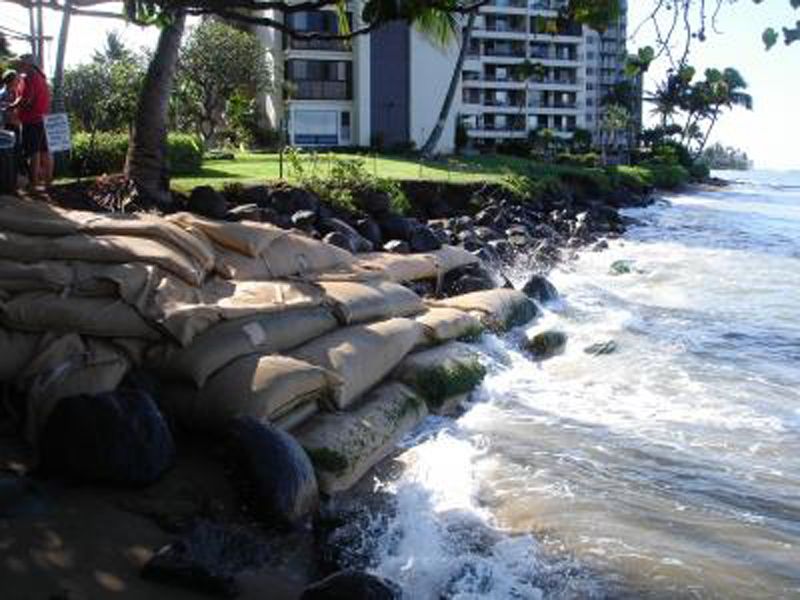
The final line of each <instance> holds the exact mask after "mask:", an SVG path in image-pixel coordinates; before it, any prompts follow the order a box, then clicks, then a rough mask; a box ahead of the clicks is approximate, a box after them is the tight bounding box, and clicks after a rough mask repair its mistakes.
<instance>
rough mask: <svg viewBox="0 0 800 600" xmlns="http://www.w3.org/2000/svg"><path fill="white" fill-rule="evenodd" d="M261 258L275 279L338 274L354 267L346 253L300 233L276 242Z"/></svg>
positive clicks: (349, 255) (350, 256)
mask: <svg viewBox="0 0 800 600" xmlns="http://www.w3.org/2000/svg"><path fill="white" fill-rule="evenodd" d="M261 255H262V256H263V257H264V259H265V260H266V262H267V265H268V266H269V270H270V273H272V277H275V278H281V277H290V276H292V275H300V276H303V275H306V274H311V273H324V272H325V271H337V270H341V269H345V268H347V267H349V266H351V265H352V264H353V255H352V254H350V253H349V252H347V251H346V250H342V249H341V248H337V247H336V246H333V245H332V244H326V243H325V242H320V241H318V240H315V239H312V238H310V237H307V236H305V235H302V234H298V233H291V234H290V235H287V236H284V237H282V238H280V239H278V240H276V241H275V242H274V243H272V244H270V246H269V248H267V250H266V251H264V252H262V253H261Z"/></svg>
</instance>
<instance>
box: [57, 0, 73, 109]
mask: <svg viewBox="0 0 800 600" xmlns="http://www.w3.org/2000/svg"><path fill="white" fill-rule="evenodd" d="M71 18H72V0H66V1H65V2H64V13H63V15H62V16H61V31H60V32H59V34H58V52H57V53H56V68H55V71H54V72H53V112H64V61H65V59H66V54H67V38H68V37H69V22H70V19H71Z"/></svg>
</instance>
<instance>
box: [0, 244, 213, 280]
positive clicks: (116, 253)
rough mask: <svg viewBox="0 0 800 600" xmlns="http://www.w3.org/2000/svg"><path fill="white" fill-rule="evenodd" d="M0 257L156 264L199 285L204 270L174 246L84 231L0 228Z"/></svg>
mask: <svg viewBox="0 0 800 600" xmlns="http://www.w3.org/2000/svg"><path fill="white" fill-rule="evenodd" d="M0 258H7V259H15V260H23V261H24V262H38V261H42V260H82V261H89V262H97V263H126V262H131V261H137V262H143V263H147V264H151V265H157V266H159V267H161V268H163V269H164V270H165V271H167V272H169V273H172V274H173V275H176V276H178V277H180V278H181V279H183V280H184V281H186V282H187V283H189V284H191V285H199V284H200V283H201V282H202V281H203V279H204V278H205V276H206V274H207V273H208V271H207V269H204V268H203V266H202V265H199V264H197V263H196V262H194V260H193V259H192V258H191V257H189V256H187V255H185V254H183V253H182V252H181V251H179V250H178V249H177V248H175V247H174V246H172V245H170V244H167V243H163V242H157V241H154V240H150V239H147V238H139V237H133V236H121V235H98V236H91V235H87V234H76V235H67V236H61V237H53V238H47V239H46V240H44V239H42V238H41V237H36V236H27V235H22V234H18V233H12V232H10V231H0Z"/></svg>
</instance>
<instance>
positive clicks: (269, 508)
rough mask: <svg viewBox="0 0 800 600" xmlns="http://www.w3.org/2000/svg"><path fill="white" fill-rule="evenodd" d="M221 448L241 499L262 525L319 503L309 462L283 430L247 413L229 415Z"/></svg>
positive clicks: (293, 520)
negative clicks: (230, 468) (230, 416)
mask: <svg viewBox="0 0 800 600" xmlns="http://www.w3.org/2000/svg"><path fill="white" fill-rule="evenodd" d="M226 439H227V448H228V453H229V457H230V464H231V466H232V467H233V473H234V476H235V478H236V483H237V485H238V486H239V487H240V489H241V491H242V495H243V497H244V500H245V503H246V504H247V505H248V507H249V509H250V511H251V512H252V513H253V514H254V515H255V516H256V517H258V519H259V520H260V521H261V522H262V523H264V524H267V525H276V526H279V527H284V526H294V525H298V524H300V523H302V522H303V521H304V520H305V519H306V518H307V517H309V516H311V515H312V514H313V513H314V512H315V511H316V510H317V508H318V506H319V490H318V489H317V477H316V475H315V474H314V467H313V465H312V464H311V460H310V459H309V458H308V455H307V454H306V452H305V450H303V448H302V447H301V446H300V444H298V443H297V441H296V440H295V439H294V438H293V437H292V436H291V435H289V434H288V433H285V432H283V431H281V430H280V429H276V428H274V427H272V426H270V425H264V424H262V423H260V422H259V421H258V420H256V419H254V418H252V417H239V418H236V419H234V420H233V421H232V422H231V423H230V425H229V426H228V428H227V436H226Z"/></svg>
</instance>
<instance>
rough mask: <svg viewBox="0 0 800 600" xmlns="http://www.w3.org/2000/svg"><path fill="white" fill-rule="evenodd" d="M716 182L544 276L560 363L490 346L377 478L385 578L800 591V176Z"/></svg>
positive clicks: (451, 583) (454, 585)
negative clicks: (555, 294)
mask: <svg viewBox="0 0 800 600" xmlns="http://www.w3.org/2000/svg"><path fill="white" fill-rule="evenodd" d="M721 175H722V176H724V177H728V178H735V179H737V180H738V182H737V183H736V184H735V185H733V186H731V187H729V188H726V189H723V190H719V191H708V192H705V191H701V192H691V193H687V194H681V195H675V196H671V197H669V198H668V199H665V200H664V201H660V202H658V203H657V204H656V205H654V206H651V207H649V208H646V209H637V210H631V211H628V214H630V216H632V217H635V218H636V219H639V220H640V222H641V225H639V226H636V227H633V228H632V229H631V230H630V231H629V233H628V234H626V236H625V238H624V239H622V240H618V241H614V242H612V243H611V247H610V249H609V250H608V251H605V252H601V253H592V252H586V253H583V254H581V255H580V257H579V258H578V259H577V260H576V261H574V262H572V263H569V264H566V265H565V266H563V267H561V268H560V269H559V270H557V271H555V272H553V273H552V275H551V279H552V280H553V282H554V283H555V284H556V286H557V287H558V288H559V290H560V291H561V293H562V296H563V301H562V302H561V303H560V304H559V305H558V306H555V307H551V308H549V309H548V310H547V312H546V315H545V317H544V318H543V319H541V320H539V321H538V322H537V323H535V324H533V325H531V326H530V327H529V329H531V330H539V329H548V328H556V329H560V330H562V331H564V332H566V333H567V334H568V336H569V344H568V347H567V350H566V352H565V353H564V354H563V355H561V356H559V357H556V358H554V359H552V360H549V361H545V362H543V363H539V364H536V363H533V362H531V361H529V360H528V359H527V358H526V357H525V356H524V355H522V354H521V353H520V352H519V351H518V350H516V346H515V343H514V334H512V335H511V336H510V337H505V338H503V339H500V338H496V337H492V336H488V337H486V339H485V340H484V342H483V346H482V349H483V353H484V358H485V361H486V364H487V365H488V366H489V368H490V376H489V377H488V378H487V380H486V381H485V383H484V385H483V386H482V388H481V389H480V391H479V393H478V394H477V397H476V399H475V401H474V402H473V403H472V404H471V405H470V407H469V408H468V410H467V411H466V412H465V414H463V416H461V417H460V418H458V419H455V420H451V419H441V418H431V419H429V420H428V421H427V422H426V423H425V424H424V425H423V427H422V429H421V430H420V431H418V432H416V433H415V434H414V436H413V437H412V438H410V439H408V440H406V448H407V449H406V450H405V451H404V452H403V454H402V455H401V456H400V459H399V460H400V461H401V463H402V464H403V466H404V468H403V469H402V470H401V471H400V474H399V475H395V476H393V477H387V478H386V479H385V480H383V481H376V483H375V485H376V486H378V487H379V488H381V489H382V490H384V491H385V492H387V493H388V495H389V496H390V497H391V498H392V504H393V509H392V511H391V514H390V516H389V517H388V518H385V519H384V520H383V521H382V525H381V526H380V527H376V528H371V529H370V533H369V535H370V537H371V539H370V548H371V551H370V563H371V566H372V569H373V571H374V572H376V573H378V574H380V575H384V576H386V577H389V578H391V579H393V580H395V581H397V582H399V583H400V584H401V585H402V586H403V588H404V590H405V592H406V594H407V597H409V598H414V599H423V600H424V599H441V598H496V599H506V598H525V599H527V598H530V599H543V598H725V599H729V598H800V172H795V173H767V172H748V173H740V174H732V173H725V174H721ZM618 260H626V261H630V264H631V265H632V272H631V273H628V274H624V275H612V274H611V272H610V266H611V264H612V263H613V262H615V261H618ZM515 276H516V277H517V278H518V279H519V280H523V279H524V276H525V274H524V273H518V274H515ZM521 333H522V332H516V335H520V334H521ZM611 340H613V341H614V342H615V343H616V345H617V350H616V352H615V353H613V354H610V355H605V356H592V355H589V354H587V353H585V352H584V349H585V348H586V347H587V346H589V345H591V344H594V343H597V342H605V341H611Z"/></svg>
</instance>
